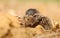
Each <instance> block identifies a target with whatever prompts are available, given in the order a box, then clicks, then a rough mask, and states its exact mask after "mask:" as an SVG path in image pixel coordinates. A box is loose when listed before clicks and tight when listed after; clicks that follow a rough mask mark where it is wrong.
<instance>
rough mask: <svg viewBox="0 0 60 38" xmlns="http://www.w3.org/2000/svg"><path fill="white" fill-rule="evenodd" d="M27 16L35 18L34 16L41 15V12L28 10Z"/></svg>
mask: <svg viewBox="0 0 60 38" xmlns="http://www.w3.org/2000/svg"><path fill="white" fill-rule="evenodd" d="M25 15H27V16H34V15H39V11H38V10H36V9H32V8H31V9H28V10H27V11H26V14H25Z"/></svg>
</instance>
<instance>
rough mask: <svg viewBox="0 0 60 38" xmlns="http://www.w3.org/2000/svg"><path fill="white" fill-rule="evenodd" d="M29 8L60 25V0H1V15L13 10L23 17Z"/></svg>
mask: <svg viewBox="0 0 60 38" xmlns="http://www.w3.org/2000/svg"><path fill="white" fill-rule="evenodd" d="M29 8H35V9H37V10H38V11H39V12H40V13H41V14H42V15H44V16H47V17H50V18H51V19H53V20H54V21H57V22H59V23H60V0H0V13H1V12H7V11H8V10H10V9H12V10H14V11H15V13H16V14H17V15H18V16H21V17H22V16H23V15H24V14H25V12H26V10H28V9H29Z"/></svg>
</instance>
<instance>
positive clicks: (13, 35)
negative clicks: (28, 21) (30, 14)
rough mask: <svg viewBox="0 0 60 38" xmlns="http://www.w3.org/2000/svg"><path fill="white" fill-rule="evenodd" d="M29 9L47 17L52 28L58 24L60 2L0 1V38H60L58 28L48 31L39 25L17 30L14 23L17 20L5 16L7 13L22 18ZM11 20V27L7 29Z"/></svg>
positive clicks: (7, 15)
mask: <svg viewBox="0 0 60 38" xmlns="http://www.w3.org/2000/svg"><path fill="white" fill-rule="evenodd" d="M30 8H34V9H37V10H38V11H39V12H40V14H42V15H44V16H47V17H49V18H50V19H51V21H52V24H53V27H55V26H56V25H55V24H56V23H58V24H60V1H57V0H55V1H54V0H46V1H45V0H0V38H60V26H58V27H55V28H54V29H53V30H48V31H46V30H44V28H42V27H41V26H39V25H38V26H37V27H36V28H19V26H18V24H16V23H15V22H16V20H17V19H16V18H15V17H13V16H9V14H7V13H8V12H9V13H10V14H12V15H18V16H20V17H23V16H24V15H25V12H26V10H28V9H30ZM7 17H9V18H10V19H9V18H7ZM11 20H12V23H13V25H12V26H13V27H9V23H10V21H11ZM14 25H16V26H15V27H14Z"/></svg>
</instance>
